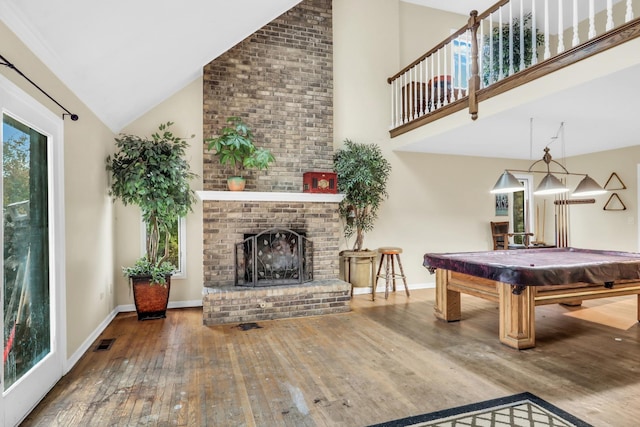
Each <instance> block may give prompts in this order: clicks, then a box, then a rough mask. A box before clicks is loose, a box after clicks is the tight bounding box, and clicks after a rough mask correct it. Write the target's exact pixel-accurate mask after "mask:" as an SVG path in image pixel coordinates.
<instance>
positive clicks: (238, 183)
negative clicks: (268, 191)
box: [227, 176, 247, 191]
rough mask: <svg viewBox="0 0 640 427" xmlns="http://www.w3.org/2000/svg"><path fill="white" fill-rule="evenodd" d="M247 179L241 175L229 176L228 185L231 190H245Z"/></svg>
mask: <svg viewBox="0 0 640 427" xmlns="http://www.w3.org/2000/svg"><path fill="white" fill-rule="evenodd" d="M246 182H247V181H246V180H245V179H244V178H243V177H241V176H232V177H229V178H227V187H229V190H231V191H243V190H244V186H245V184H246Z"/></svg>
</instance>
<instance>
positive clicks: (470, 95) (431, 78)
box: [387, 0, 640, 137]
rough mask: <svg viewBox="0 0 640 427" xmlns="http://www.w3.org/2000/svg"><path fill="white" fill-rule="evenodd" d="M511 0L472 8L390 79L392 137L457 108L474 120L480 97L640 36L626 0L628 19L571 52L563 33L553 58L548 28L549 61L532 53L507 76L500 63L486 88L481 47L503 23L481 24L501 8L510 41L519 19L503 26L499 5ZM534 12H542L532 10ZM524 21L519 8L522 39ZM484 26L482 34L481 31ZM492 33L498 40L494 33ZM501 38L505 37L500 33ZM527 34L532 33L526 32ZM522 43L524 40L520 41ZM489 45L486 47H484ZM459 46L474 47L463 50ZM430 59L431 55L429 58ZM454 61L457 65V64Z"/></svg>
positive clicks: (591, 36)
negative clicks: (449, 31) (461, 22)
mask: <svg viewBox="0 0 640 427" xmlns="http://www.w3.org/2000/svg"><path fill="white" fill-rule="evenodd" d="M512 1H513V0H500V1H497V2H496V3H495V4H493V5H492V6H491V7H490V8H489V9H487V10H486V11H484V12H482V13H481V14H478V12H477V11H475V10H473V11H471V13H470V14H469V19H468V21H467V24H466V25H465V26H463V27H461V28H460V29H459V30H457V31H456V32H455V33H453V34H451V35H450V36H449V37H447V38H446V39H444V40H443V41H441V42H440V43H438V44H437V45H436V46H435V47H433V48H432V49H430V50H429V51H427V52H426V53H425V54H424V55H421V56H420V57H419V58H417V59H416V60H415V61H413V62H412V63H411V64H409V65H407V66H406V67H404V68H403V69H402V70H400V71H399V72H398V73H396V74H394V75H393V76H391V77H389V78H388V79H387V82H388V83H389V84H390V85H391V88H392V89H391V91H392V102H391V104H392V108H393V111H392V112H391V114H392V126H391V130H390V134H391V137H395V136H397V135H400V134H402V133H405V132H408V131H410V130H412V129H415V128H417V127H420V126H423V125H424V124H427V123H430V122H432V121H434V120H437V119H438V118H440V117H444V116H446V115H449V114H452V113H453V112H456V111H460V110H461V109H463V108H465V107H466V108H468V110H469V114H470V115H471V118H472V119H473V120H475V119H476V118H477V117H478V104H479V102H480V101H484V100H486V99H488V98H491V97H493V96H496V95H498V94H500V93H503V92H505V91H507V90H509V89H512V88H514V87H517V86H520V85H522V84H524V83H527V82H530V81H532V80H534V79H537V78H540V77H542V76H544V75H547V74H549V73H552V72H554V71H556V70H558V69H561V68H564V67H566V66H568V65H571V64H574V63H576V62H578V61H580V60H582V59H584V58H587V57H590V56H592V55H594V54H596V53H599V52H602V51H604V50H607V49H609V48H611V47H614V46H617V45H620V44H622V43H624V42H626V41H628V40H632V39H635V38H637V37H640V18H635V19H632V17H633V15H632V13H633V12H632V9H631V8H632V5H631V2H629V1H627V4H626V7H627V14H626V15H625V18H626V20H627V21H628V22H625V23H623V24H618V25H616V26H615V27H613V25H614V24H613V21H612V20H610V22H608V27H607V28H609V29H608V30H606V31H605V32H604V33H602V34H600V35H595V34H593V33H591V32H589V35H588V39H587V40H585V41H583V42H582V43H580V44H578V45H577V46H575V47H572V48H570V49H567V50H565V49H564V44H563V43H562V37H561V36H560V41H559V43H558V47H557V52H556V53H554V54H552V56H549V54H548V50H549V43H548V39H549V38H550V36H549V33H548V28H546V27H545V32H544V35H545V41H546V42H547V43H546V44H545V46H544V47H545V49H546V50H545V57H546V59H544V60H539V59H538V58H537V57H535V55H534V56H531V59H530V60H529V61H531V62H530V63H529V62H528V63H527V65H522V64H524V60H522V59H521V62H520V64H521V65H520V67H518V68H519V69H518V68H516V70H515V71H516V72H515V73H514V71H513V69H510V71H509V72H508V73H507V72H506V70H505V74H506V76H505V75H504V74H502V73H503V71H502V70H503V69H502V64H501V63H500V76H499V77H498V79H497V81H493V79H491V80H492V81H489V82H488V83H487V82H486V81H485V83H484V85H485V87H482V81H481V70H480V58H479V53H480V47H481V46H480V44H481V43H482V44H483V45H486V43H487V42H486V38H487V37H489V40H490V43H493V42H494V41H495V40H493V41H492V39H491V37H492V36H491V35H492V34H495V33H494V31H495V29H496V28H500V27H498V26H495V21H494V25H491V26H486V25H483V26H482V27H481V22H482V21H483V20H484V19H487V18H489V19H491V18H490V17H491V14H492V13H494V12H496V11H499V13H500V20H499V23H500V24H501V25H505V26H507V25H508V28H509V30H508V31H509V34H510V35H509V38H510V40H511V37H512V35H511V34H512V32H513V30H512V25H513V24H512V22H514V21H516V19H517V17H516V18H515V19H513V21H511V17H510V20H509V21H508V23H506V24H503V21H502V16H503V15H502V14H503V13H504V11H500V9H501V8H502V7H503V6H505V5H508V4H509V3H511V2H512ZM531 1H533V0H531ZM514 4H515V3H514ZM516 7H517V6H516ZM516 10H517V9H516ZM591 12H592V13H591V14H590V17H589V18H588V19H589V20H590V22H591V24H592V25H593V22H594V14H593V10H591ZM608 12H609V15H608V16H609V18H611V9H609V11H608ZM509 13H511V7H509ZM541 13H544V14H545V17H548V13H549V9H545V10H544V12H541ZM534 16H538V15H537V14H535V13H534ZM574 16H575V17H574V37H575V38H576V40H577V39H578V27H577V19H576V17H577V15H574ZM523 19H524V18H523V12H522V11H520V20H521V21H522V22H520V28H521V30H520V33H519V34H518V33H516V35H520V36H521V37H524V36H523V32H522V28H523V26H524V24H523V23H524V22H526V21H524V20H523ZM516 22H517V21H516ZM609 25H610V26H609ZM612 27H613V28H612ZM481 28H482V30H481V32H482V34H478V32H479V31H480V29H481ZM484 28H488V30H489V35H487V34H486V33H485V31H486V30H485V29H484ZM516 28H517V27H516ZM527 28H528V26H527ZM501 31H502V30H501ZM534 31H535V32H533V34H532V35H531V37H532V38H533V39H534V40H533V42H532V43H534V46H533V49H534V51H535V50H536V49H537V48H538V46H540V45H539V44H536V41H537V43H540V41H539V40H537V37H539V36H536V34H540V33H542V32H541V30H539V29H537V28H536V29H535V30H534ZM465 33H469V34H470V35H469V36H467V37H464V35H465ZM483 37H484V38H483ZM493 37H494V39H495V37H496V36H493ZM497 37H503V36H502V35H499V36H497ZM527 37H530V36H529V35H527ZM456 39H460V40H461V41H460V42H458V43H457V44H454V41H455V40H456ZM501 40H502V39H501ZM521 40H522V39H521ZM527 40H528V39H527ZM578 42H579V40H578ZM520 43H522V41H521V42H520ZM574 43H575V42H574ZM449 45H450V47H449V48H447V46H449ZM465 46H466V47H465ZM500 46H501V47H502V42H500ZM520 47H521V48H522V44H521V45H520ZM485 48H486V46H485V47H484V48H483V49H485ZM460 49H470V50H466V51H461V50H460ZM494 49H495V48H494ZM442 52H444V59H442V63H443V64H444V65H443V68H441V67H440V62H441V58H442ZM461 52H466V58H467V61H468V62H467V65H468V67H469V68H468V69H467V71H466V72H463V73H462V75H461V74H458V75H457V76H456V71H457V72H458V73H460V70H461V69H464V68H462V66H461V65H459V64H460V62H459V61H461V59H460V60H459V58H460V56H461V55H464V53H461ZM494 52H495V50H494ZM523 55H524V54H523ZM429 58H430V59H431V60H430V61H429ZM454 58H455V62H454ZM483 58H484V57H483ZM527 58H528V57H527ZM498 60H499V61H502V60H503V55H502V54H500V56H499V59H498ZM508 60H509V65H510V66H511V64H513V59H512V58H511V54H509V58H508ZM448 61H450V62H449V63H450V64H452V65H451V67H450V69H448V68H447V65H446V64H447V63H448ZM434 63H437V66H436V67H434ZM454 63H455V67H454V65H453V64H454ZM492 63H493V64H495V60H492ZM516 65H517V64H516ZM485 68H486V64H483V69H485ZM485 72H486V70H485ZM445 75H446V76H447V78H444V79H443V77H444V76H445ZM483 75H484V74H483ZM461 76H463V77H466V78H468V86H466V87H465V84H466V83H465V84H463V83H461V80H460V78H461ZM462 81H463V82H464V79H462ZM443 82H445V83H444V84H443ZM446 82H449V83H448V84H449V85H450V87H448V86H447V83H446ZM456 91H457V95H455V94H453V92H456ZM425 106H426V107H425Z"/></svg>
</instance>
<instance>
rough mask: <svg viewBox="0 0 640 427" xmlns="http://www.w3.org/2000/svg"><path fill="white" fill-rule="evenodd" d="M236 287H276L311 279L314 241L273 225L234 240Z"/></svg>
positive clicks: (301, 234)
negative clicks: (239, 239) (240, 239)
mask: <svg viewBox="0 0 640 427" xmlns="http://www.w3.org/2000/svg"><path fill="white" fill-rule="evenodd" d="M235 264H236V266H235V284H236V286H275V285H288V284H294V283H304V282H310V281H312V280H313V243H312V242H311V241H310V240H309V239H307V238H306V237H305V236H304V234H303V233H296V232H295V231H293V230H287V229H282V228H272V229H269V230H265V231H262V232H260V233H258V234H255V235H245V239H244V240H243V241H242V242H240V243H236V251H235Z"/></svg>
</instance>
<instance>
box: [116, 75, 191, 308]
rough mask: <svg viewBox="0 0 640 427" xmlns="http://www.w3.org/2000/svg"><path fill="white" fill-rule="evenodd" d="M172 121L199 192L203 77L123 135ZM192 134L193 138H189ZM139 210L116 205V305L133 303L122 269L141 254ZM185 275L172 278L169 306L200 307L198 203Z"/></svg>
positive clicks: (147, 131) (188, 241)
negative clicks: (184, 141)
mask: <svg viewBox="0 0 640 427" xmlns="http://www.w3.org/2000/svg"><path fill="white" fill-rule="evenodd" d="M168 121H171V122H174V124H173V125H172V126H171V130H172V132H173V133H174V134H175V135H178V136H181V137H183V138H185V139H187V142H188V143H189V149H188V150H187V159H188V161H189V164H190V165H191V171H192V172H193V173H195V174H197V175H198V178H197V179H195V180H193V181H192V183H191V188H193V189H194V190H196V191H198V190H202V161H203V160H202V152H203V151H202V150H203V142H202V141H203V137H202V78H198V79H196V80H195V81H193V82H192V83H191V84H189V85H187V86H186V87H185V88H184V89H182V90H181V91H179V92H178V93H176V94H175V95H174V96H172V97H171V98H169V99H167V100H166V101H164V102H163V103H161V104H160V105H158V106H156V107H155V108H153V109H152V110H150V111H149V112H147V113H146V114H145V115H143V116H142V117H140V118H139V119H137V120H135V121H134V122H133V123H130V124H129V125H127V126H126V127H125V128H124V129H123V130H122V132H123V133H128V134H133V135H141V136H142V135H146V136H150V135H151V134H152V133H153V132H155V131H156V130H157V129H158V126H159V125H160V124H161V123H166V122H168ZM191 135H194V136H193V138H190V136H191ZM141 226H142V223H141V221H140V210H139V209H138V208H136V207H133V206H126V207H125V206H123V205H122V204H121V203H120V202H118V203H117V204H116V231H117V235H116V255H115V264H114V268H115V272H114V274H115V275H116V278H117V280H116V291H117V292H116V295H117V303H118V305H129V304H133V295H132V293H131V292H130V291H129V283H128V280H127V278H125V277H123V276H122V270H121V266H127V265H132V264H133V262H135V260H136V259H138V258H140V256H141V255H142V254H141V253H140V236H141ZM186 250H187V256H186V263H187V275H186V277H185V278H184V279H177V278H175V277H174V278H172V279H171V292H170V296H169V304H172V303H178V304H186V305H199V304H201V303H202V283H203V281H202V280H203V278H202V275H203V273H202V205H201V203H200V202H198V203H197V204H196V205H194V207H193V212H192V213H190V214H189V215H187V239H186Z"/></svg>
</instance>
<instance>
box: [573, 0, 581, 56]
mask: <svg viewBox="0 0 640 427" xmlns="http://www.w3.org/2000/svg"><path fill="white" fill-rule="evenodd" d="M579 44H580V36H579V35H578V0H573V38H572V39H571V47H576V46H578V45H579Z"/></svg>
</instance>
